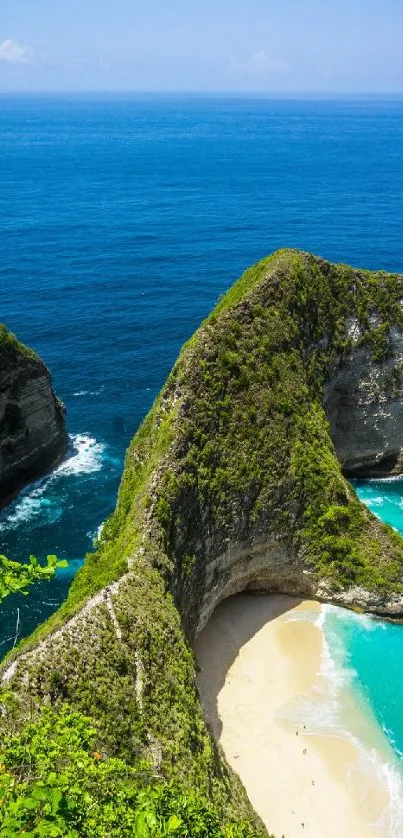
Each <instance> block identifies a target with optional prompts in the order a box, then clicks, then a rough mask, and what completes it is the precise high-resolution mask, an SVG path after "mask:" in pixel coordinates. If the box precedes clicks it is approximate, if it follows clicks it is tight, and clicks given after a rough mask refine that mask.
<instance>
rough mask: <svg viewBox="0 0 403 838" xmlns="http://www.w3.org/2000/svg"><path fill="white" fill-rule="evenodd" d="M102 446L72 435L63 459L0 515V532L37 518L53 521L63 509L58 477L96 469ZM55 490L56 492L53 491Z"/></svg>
mask: <svg viewBox="0 0 403 838" xmlns="http://www.w3.org/2000/svg"><path fill="white" fill-rule="evenodd" d="M105 449H106V446H105V445H104V444H103V443H100V442H97V440H96V439H94V437H92V436H88V435H86V434H72V435H70V437H69V447H68V451H67V455H66V457H65V459H64V460H63V461H62V462H61V463H60V465H59V466H57V468H55V469H54V471H52V472H51V473H50V474H48V475H45V477H42V478H41V479H40V480H37V481H36V482H35V483H33V484H32V485H30V486H28V487H27V488H26V489H24V490H23V491H22V492H21V493H20V494H19V495H18V497H17V498H16V499H15V501H13V503H12V504H11V505H10V506H9V507H7V509H6V510H4V511H3V512H2V514H1V515H0V532H2V531H3V532H4V531H6V530H10V529H15V528H17V527H18V526H19V525H20V524H22V523H24V522H26V521H29V520H31V519H38V518H39V517H41V518H43V519H44V520H46V522H47V523H54V522H55V521H57V520H58V519H59V518H60V517H61V515H62V512H63V493H62V492H61V491H58V490H59V488H60V487H59V486H56V485H55V484H56V482H59V481H60V480H61V479H62V478H65V477H71V476H81V475H83V474H91V473H93V472H97V471H99V470H100V469H101V468H102V466H103V463H104V455H105ZM55 490H56V491H55Z"/></svg>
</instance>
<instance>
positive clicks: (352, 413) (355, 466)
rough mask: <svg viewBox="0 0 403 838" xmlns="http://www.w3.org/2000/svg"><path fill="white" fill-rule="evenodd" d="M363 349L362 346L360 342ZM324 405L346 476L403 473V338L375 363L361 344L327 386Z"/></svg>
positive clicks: (393, 339) (397, 335) (396, 336)
mask: <svg viewBox="0 0 403 838" xmlns="http://www.w3.org/2000/svg"><path fill="white" fill-rule="evenodd" d="M355 344H357V341H355ZM324 406H325V410H326V414H327V417H328V419H329V422H330V430H331V435H332V440H333V443H334V445H335V448H336V451H337V455H338V458H339V460H340V463H341V465H342V467H343V470H344V472H345V474H349V475H356V476H358V475H365V476H368V477H370V476H372V477H377V476H378V477H385V476H386V475H389V474H400V473H401V472H402V471H403V447H402V446H403V335H402V333H401V332H399V331H398V330H397V329H392V330H391V334H390V348H389V352H388V356H387V357H386V358H385V359H384V360H383V362H382V363H379V362H374V361H372V359H371V353H370V350H369V349H368V348H364V347H362V346H359V345H358V346H357V345H355V346H354V348H353V349H352V352H351V354H350V356H349V357H348V358H347V359H346V360H345V361H344V363H343V366H342V367H341V368H340V370H339V371H338V372H337V373H336V375H335V376H334V377H333V378H332V379H331V381H329V382H328V383H327V384H326V385H325V392H324Z"/></svg>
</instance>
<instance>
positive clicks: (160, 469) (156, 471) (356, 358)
mask: <svg viewBox="0 0 403 838" xmlns="http://www.w3.org/2000/svg"><path fill="white" fill-rule="evenodd" d="M402 301H403V278H402V277H400V276H394V275H388V274H386V273H383V272H379V273H369V272H366V271H359V270H353V269H351V268H349V267H346V266H344V265H331V264H330V263H327V262H324V261H322V260H320V259H317V258H315V257H313V256H311V255H309V254H305V253H300V252H296V251H279V252H278V253H275V254H274V255H273V256H271V257H270V258H268V259H265V260H263V261H262V262H260V263H259V264H258V265H256V266H255V267H253V268H251V269H250V270H249V271H247V272H246V273H245V274H244V276H243V277H241V279H240V280H239V281H238V282H237V283H236V284H235V285H234V286H233V288H231V290H230V291H229V292H228V294H227V295H225V297H223V299H222V300H221V301H220V303H219V304H218V306H217V307H216V309H215V310H214V312H213V313H212V314H211V316H210V317H209V318H208V319H207V320H206V321H205V322H204V323H203V324H202V326H201V327H200V329H199V330H198V331H197V332H196V334H195V335H194V337H193V338H192V339H191V340H190V341H189V342H188V343H187V344H186V346H185V347H184V349H183V350H182V353H181V355H180V357H179V359H178V361H177V363H176V365H175V367H174V369H173V371H172V373H171V375H170V377H169V379H168V381H167V383H166V385H165V387H164V388H163V390H162V392H161V394H160V396H159V397H158V398H157V400H156V402H155V404H154V407H153V409H152V410H151V412H150V413H149V415H148V416H147V417H146V419H145V420H144V422H143V424H142V426H141V428H140V429H139V431H138V432H137V434H136V436H135V438H134V440H133V442H132V444H131V446H130V448H129V450H128V452H127V457H126V463H125V470H124V475H123V479H122V483H121V487H120V491H119V497H118V503H117V507H116V510H115V512H114V514H113V515H112V517H111V518H110V520H109V521H108V522H107V524H106V525H105V527H104V529H103V532H102V536H101V538H100V540H99V543H98V544H97V546H96V551H95V552H94V553H93V554H91V555H89V556H88V557H87V560H86V563H85V565H84V567H83V569H82V570H81V571H80V572H79V574H78V575H77V577H76V579H75V580H74V582H73V585H72V588H71V591H70V594H69V597H68V600H67V602H66V603H65V605H64V606H63V607H62V608H61V609H60V611H59V612H58V613H57V614H55V615H54V616H53V617H52V618H51V619H50V620H49V621H48V622H47V623H46V624H45V625H43V626H41V627H40V629H38V631H37V632H35V634H34V635H33V636H32V637H31V638H30V639H28V641H26V642H25V643H23V644H22V646H21V648H20V649H18V650H17V651H15V652H14V653H13V654H12V655H11V656H9V658H8V660H7V661H6V662H5V663H4V664H3V679H4V683H5V684H6V685H7V688H8V690H9V691H10V692H11V695H12V696H13V701H12V702H11V704H10V706H9V707H8V709H6V710H5V711H4V713H3V722H2V725H3V732H4V733H6V732H7V730H9V729H10V727H12V728H13V729H17V730H18V729H19V728H20V726H21V724H22V722H23V719H24V718H25V717H26V714H27V709H26V708H27V707H28V706H29V707H30V708H31V711H32V708H34V709H35V707H37V706H38V705H39V704H40V703H43V702H44V701H47V702H48V703H50V704H51V705H52V706H53V707H54V708H56V709H57V708H59V707H61V706H62V705H63V704H68V705H69V706H70V707H73V708H74V709H75V710H76V711H79V712H80V713H85V714H86V715H87V716H89V717H90V718H91V719H92V720H94V722H95V724H96V727H97V736H98V747H99V748H100V749H102V751H103V752H104V753H106V754H107V755H109V756H111V757H112V756H113V757H118V758H121V759H124V760H125V761H126V764H128V765H134V764H136V763H137V761H138V759H139V758H140V757H141V758H144V759H146V760H147V761H148V763H149V764H150V765H151V766H152V770H153V772H154V776H155V777H156V779H157V781H158V782H166V781H170V782H173V783H175V784H177V785H179V786H180V787H181V788H183V789H185V790H186V789H187V790H191V789H194V788H197V789H198V791H200V793H201V794H202V795H203V796H204V797H205V799H206V800H210V801H211V802H212V803H213V805H214V807H215V811H216V812H218V815H219V817H220V818H221V819H222V822H223V823H224V822H225V821H226V820H229V821H230V820H232V819H233V820H234V821H238V820H240V819H242V818H246V819H247V820H248V822H249V823H250V824H251V829H252V830H253V834H254V835H261V834H265V833H264V830H262V827H261V826H260V824H259V822H258V820H257V819H255V816H254V815H253V813H252V811H251V809H250V806H249V803H248V801H247V798H246V795H245V794H244V792H243V790H242V788H241V786H240V784H239V782H238V781H237V780H236V778H235V777H234V775H233V774H232V773H231V772H230V770H229V768H228V767H227V766H226V764H225V761H224V760H223V758H222V755H221V754H220V753H219V751H218V750H217V747H216V745H215V744H214V743H213V742H212V740H211V738H210V735H209V732H208V730H207V729H206V726H205V723H204V720H203V716H202V711H201V708H200V703H199V698H198V693H197V688H196V668H195V660H194V655H193V651H192V644H193V642H194V639H195V637H196V636H197V634H198V632H199V631H200V630H201V629H202V627H203V626H204V625H205V623H206V622H207V620H208V619H209V616H210V615H211V613H212V611H213V610H214V608H215V607H216V605H217V604H218V603H219V602H220V601H221V600H222V599H224V598H225V597H227V596H229V595H231V594H233V593H236V592H239V591H242V590H245V589H249V590H266V591H281V592H284V593H294V594H301V595H303V596H306V595H308V596H313V597H317V598H319V599H325V600H328V601H333V602H338V603H341V604H346V605H349V606H351V607H354V606H360V607H363V608H365V609H367V610H370V611H373V612H375V613H379V614H388V615H390V616H396V617H401V616H402V615H403V542H402V540H401V538H400V537H399V536H398V535H396V534H395V533H394V532H393V531H392V530H391V528H389V527H386V526H384V525H383V524H381V523H380V522H379V521H378V520H377V519H376V518H374V517H373V516H372V515H371V514H370V513H369V512H368V511H367V510H366V509H365V507H364V506H363V505H362V504H361V503H360V502H359V500H358V499H357V497H356V495H355V493H354V490H353V488H352V487H351V485H350V484H349V483H348V482H347V480H346V479H345V477H344V475H343V470H344V472H346V473H348V474H349V475H351V474H354V473H362V472H363V471H365V473H372V471H373V472H374V473H386V472H396V471H399V470H400V467H401V459H402V458H401V449H402V447H403V422H401V423H400V426H399V422H398V419H399V417H400V416H401V415H402V411H403V407H402V405H403V309H402ZM350 416H351V417H353V418H352V419H350V418H349V417H350ZM388 416H389V417H390V416H391V417H392V418H393V422H392V421H391V422H390V424H388V422H389V420H388ZM382 417H384V418H383V419H382ZM381 425H382V429H383V430H381V431H380V430H379V427H380V426H381ZM377 429H378V430H377ZM332 440H333V441H332ZM338 455H339V458H338ZM31 711H30V712H31ZM228 834H229V833H228Z"/></svg>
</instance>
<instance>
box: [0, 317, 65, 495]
mask: <svg viewBox="0 0 403 838" xmlns="http://www.w3.org/2000/svg"><path fill="white" fill-rule="evenodd" d="M64 415H65V410H64V407H63V405H62V404H61V402H60V401H59V400H58V399H57V397H56V396H55V394H54V392H53V390H52V386H51V377H50V372H49V370H48V369H47V367H46V366H45V364H44V363H43V362H42V361H41V360H40V358H38V356H37V355H36V354H35V353H34V352H33V351H32V350H30V349H28V348H27V347H26V346H24V345H23V344H22V343H20V342H19V341H18V340H17V339H16V338H15V337H14V335H12V334H11V333H10V332H8V331H7V329H6V328H5V326H2V325H0V508H1V507H2V506H4V505H5V504H6V503H8V502H9V501H10V500H11V499H12V498H13V497H14V496H15V495H16V494H17V492H19V491H20V489H22V488H23V486H25V485H26V484H27V483H29V482H30V481H31V480H35V479H36V478H37V477H40V476H41V475H42V474H44V473H45V472H46V471H48V470H49V469H51V468H52V467H53V466H54V465H55V464H56V463H58V462H59V461H60V460H61V458H62V457H63V455H64V453H65V451H66V449H67V431H66V425H65V419H64Z"/></svg>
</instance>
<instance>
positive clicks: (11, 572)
mask: <svg viewBox="0 0 403 838" xmlns="http://www.w3.org/2000/svg"><path fill="white" fill-rule="evenodd" d="M58 567H67V562H66V561H60V562H59V561H58V560H57V556H47V558H46V564H45V565H41V564H40V563H39V561H38V559H37V558H36V556H30V557H29V563H28V564H21V563H20V562H12V561H11V560H10V559H7V558H6V557H5V556H2V555H0V602H1V600H2V599H4V598H5V597H6V596H8V595H9V594H15V593H17V592H18V593H21V594H27V590H26V589H27V588H28V586H29V585H32V584H33V583H34V582H39V581H44V580H49V579H51V578H52V576H53V575H54V573H55V571H56V568H58Z"/></svg>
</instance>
